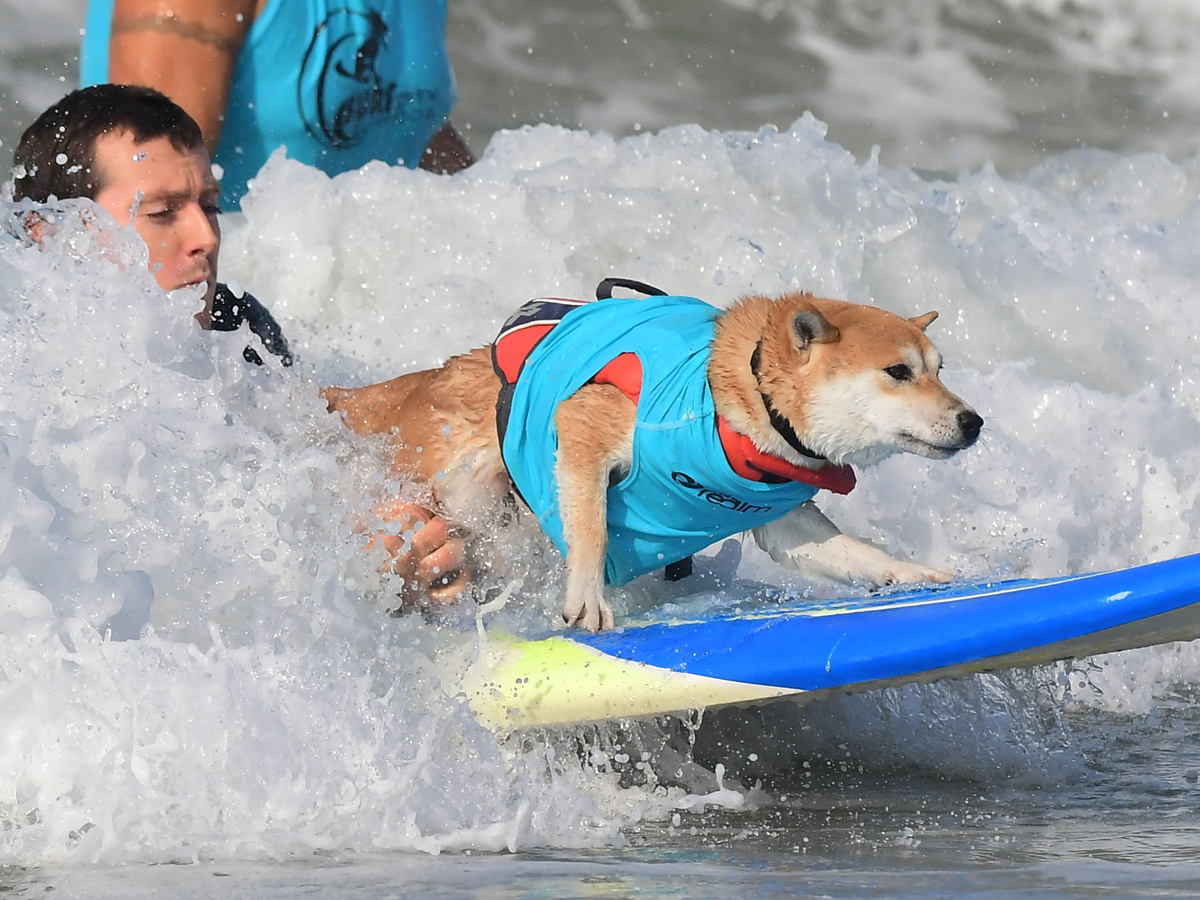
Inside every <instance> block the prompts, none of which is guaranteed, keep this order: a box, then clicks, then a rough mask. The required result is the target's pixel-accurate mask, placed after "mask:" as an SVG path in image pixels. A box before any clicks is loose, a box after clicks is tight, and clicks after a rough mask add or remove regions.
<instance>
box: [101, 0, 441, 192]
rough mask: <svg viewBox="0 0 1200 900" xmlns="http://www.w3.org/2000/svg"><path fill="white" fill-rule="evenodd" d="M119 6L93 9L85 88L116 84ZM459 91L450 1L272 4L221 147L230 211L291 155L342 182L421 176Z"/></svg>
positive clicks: (251, 43) (244, 67)
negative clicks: (262, 172)
mask: <svg viewBox="0 0 1200 900" xmlns="http://www.w3.org/2000/svg"><path fill="white" fill-rule="evenodd" d="M112 9H113V0H91V2H90V4H89V6H88V17H87V29H86V32H85V35H84V39H83V47H82V54H81V57H80V76H81V77H80V81H81V83H82V85H83V86H84V87H86V86H88V85H92V84H101V83H104V82H106V81H108V42H109V36H110V33H111V30H112ZM455 99H456V94H455V90H454V79H453V75H452V73H451V71H450V60H449V57H448V55H447V53H446V0H269V2H268V3H267V5H266V7H265V8H264V9H263V11H262V14H261V15H260V16H259V17H258V18H257V19H256V20H255V21H254V24H253V25H252V26H251V27H250V31H249V33H248V34H247V35H246V42H245V44H243V46H242V50H241V54H240V55H239V56H238V59H237V66H236V69H235V71H234V78H233V85H232V87H231V89H230V94H229V103H228V105H227V107H226V111H225V125H224V128H223V129H222V132H221V143H220V145H219V146H218V147H217V152H216V154H215V155H214V157H213V162H214V163H216V164H218V165H220V166H221V168H222V169H223V170H224V172H223V175H222V178H221V203H222V206H223V207H225V208H234V207H236V205H237V203H238V201H240V200H241V198H242V196H243V195H244V194H245V193H246V182H247V181H248V180H249V179H251V178H253V177H254V176H255V175H256V174H257V173H258V170H259V169H260V168H262V165H263V163H265V162H266V161H267V157H268V156H270V155H271V153H272V151H274V150H275V149H276V148H278V147H279V146H281V145H282V146H286V147H287V155H288V157H289V158H291V159H295V160H299V161H300V162H303V163H308V164H309V165H313V166H316V167H317V168H319V169H321V170H323V171H325V172H327V173H328V174H330V175H336V174H338V173H339V172H346V171H349V170H351V169H357V168H359V167H361V166H363V165H366V164H367V163H368V162H370V161H371V160H373V159H378V160H382V161H384V162H386V163H389V164H396V163H402V164H403V165H406V166H408V167H409V168H410V169H411V168H416V166H417V163H419V162H420V160H421V155H422V154H423V153H424V152H425V148H426V147H427V146H428V145H429V141H430V139H431V138H432V137H433V136H434V135H435V134H436V133H437V132H438V130H439V129H440V128H441V127H442V125H443V124H445V122H446V119H447V118H448V117H449V115H450V110H451V109H452V108H453V107H454V102H455Z"/></svg>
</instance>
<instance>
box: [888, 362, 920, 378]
mask: <svg viewBox="0 0 1200 900" xmlns="http://www.w3.org/2000/svg"><path fill="white" fill-rule="evenodd" d="M883 371H885V372H887V373H888V374H889V375H891V376H892V377H893V378H895V379H896V380H897V381H912V377H913V371H912V369H910V368H909V367H908V366H906V365H905V364H904V363H896V364H895V365H894V366H888V367H887V368H886V369H884V370H883Z"/></svg>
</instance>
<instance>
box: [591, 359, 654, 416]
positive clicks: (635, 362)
mask: <svg viewBox="0 0 1200 900" xmlns="http://www.w3.org/2000/svg"><path fill="white" fill-rule="evenodd" d="M592 381H593V382H595V383H596V384H611V385H613V386H614V387H618V388H620V389H621V393H623V394H624V395H625V396H626V397H628V398H629V399H630V400H632V401H633V405H634V406H637V405H638V401H640V400H641V399H642V361H641V360H640V359H638V358H637V354H636V353H622V354H621V355H620V356H618V357H616V358H615V359H614V360H613V361H612V362H610V363H606V364H605V366H604V368H603V369H601V370H600V371H599V372H597V373H596V375H595V377H594V378H592Z"/></svg>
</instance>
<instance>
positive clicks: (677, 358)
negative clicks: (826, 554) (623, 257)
mask: <svg viewBox="0 0 1200 900" xmlns="http://www.w3.org/2000/svg"><path fill="white" fill-rule="evenodd" d="M718 312H719V311H718V310H717V309H716V307H713V306H711V305H709V304H707V303H705V302H704V301H702V300H697V299H695V298H694V297H667V296H662V297H654V298H653V299H650V300H638V299H624V298H608V299H604V300H599V301H597V302H595V303H587V304H583V305H581V306H578V308H576V309H573V310H571V311H570V312H568V313H567V314H566V315H564V316H562V319H561V321H560V322H559V323H558V324H557V325H555V326H554V328H553V329H552V330H550V331H549V333H548V334H547V335H546V336H545V337H544V338H542V339H541V340H540V341H539V342H538V344H537V346H536V347H534V349H533V350H532V352H530V354H529V356H528V358H527V359H526V360H525V363H524V367H523V368H522V370H521V376H520V377H519V378H518V379H517V381H516V384H515V389H514V391H513V394H512V403H511V407H509V410H508V418H507V422H506V426H505V430H504V438H503V443H502V448H501V449H502V453H503V456H504V463H505V466H506V467H507V468H508V472H509V475H510V476H511V478H512V480H513V483H514V484H515V485H516V486H517V490H518V491H520V493H521V496H522V498H523V499H524V500H525V502H526V503H527V504H528V506H529V508H530V509H531V510H532V511H533V513H534V514H535V515H536V516H537V518H538V521H539V522H540V523H541V526H542V528H543V530H544V531H545V532H546V534H547V535H548V536H549V537H550V539H551V540H553V541H554V543H555V544H556V545H557V546H558V548H559V550H560V551H561V552H562V553H563V555H564V556H565V555H566V542H565V541H564V539H563V526H562V519H561V517H560V513H559V506H558V484H557V481H556V479H555V477H554V460H555V454H556V452H557V448H558V429H557V427H556V425H555V413H556V411H557V409H558V406H559V404H560V403H562V402H563V401H564V400H566V399H567V398H568V397H570V396H571V395H573V394H574V393H575V392H576V391H577V390H578V389H579V388H580V387H581V386H582V385H584V384H586V383H587V382H588V381H590V380H592V378H593V377H594V376H595V375H596V374H597V373H598V372H600V370H601V369H603V368H604V367H605V366H606V365H607V364H608V363H610V362H612V361H613V360H614V359H616V358H617V357H618V356H620V355H621V354H625V353H632V354H634V355H636V356H637V358H638V361H639V362H640V363H641V371H642V379H641V393H640V396H639V398H638V400H637V407H638V410H637V424H636V426H635V431H634V438H633V465H632V468H631V469H630V471H629V473H628V475H626V477H625V478H623V479H622V480H621V481H620V482H618V483H617V484H616V485H613V486H612V487H610V488H609V490H608V511H607V517H608V548H607V550H608V555H607V558H606V560H605V580H606V581H607V582H608V583H609V584H618V585H619V584H624V583H625V582H627V581H630V580H631V579H633V578H635V577H637V576H638V575H642V574H645V573H647V572H651V571H654V570H655V569H661V568H663V567H664V566H666V565H669V564H671V563H674V562H675V561H677V560H680V559H683V558H685V557H687V556H688V555H690V554H692V553H695V552H697V551H699V550H703V549H704V548H705V547H707V546H709V545H710V544H712V543H713V542H714V541H716V540H719V539H720V538H722V537H726V536H728V535H730V534H736V533H738V532H741V531H747V530H749V529H751V528H755V527H757V526H759V525H762V524H765V523H766V522H770V521H773V520H774V519H778V518H779V517H780V516H782V515H783V514H784V513H785V512H786V511H788V510H790V509H793V508H794V507H797V506H799V505H800V504H801V503H804V502H805V501H807V500H810V499H812V497H813V496H814V495H815V494H816V493H817V488H816V487H814V486H813V485H811V484H806V483H803V482H799V481H782V482H781V483H775V482H770V481H751V480H750V479H748V478H744V477H742V476H741V475H739V474H737V473H736V472H735V471H734V470H733V468H732V467H731V466H730V463H729V461H728V458H727V456H726V453H725V451H724V450H723V449H722V444H721V440H720V438H719V436H718V429H717V413H716V410H715V408H714V406H713V397H712V390H711V388H710V387H709V384H708V360H709V357H710V355H711V345H712V340H713V335H714V333H715V327H716V317H717V314H718Z"/></svg>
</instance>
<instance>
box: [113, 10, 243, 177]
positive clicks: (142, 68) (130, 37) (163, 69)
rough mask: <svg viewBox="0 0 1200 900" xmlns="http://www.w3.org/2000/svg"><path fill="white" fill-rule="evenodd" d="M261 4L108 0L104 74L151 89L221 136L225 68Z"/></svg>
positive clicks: (211, 141) (210, 136)
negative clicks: (109, 11) (110, 18)
mask: <svg viewBox="0 0 1200 900" xmlns="http://www.w3.org/2000/svg"><path fill="white" fill-rule="evenodd" d="M259 2H261V0H115V3H114V4H113V21H112V36H111V37H110V38H109V44H108V53H109V62H108V77H109V80H110V81H113V82H115V83H117V84H141V85H146V86H147V87H152V88H157V89H158V90H160V91H162V92H163V93H164V94H166V95H167V96H168V97H170V98H171V99H172V100H174V101H175V102H176V103H178V104H179V105H180V106H182V107H183V108H184V109H185V110H186V111H187V112H188V114H189V115H191V117H192V118H194V119H195V120H196V122H197V123H198V124H199V125H200V130H201V131H202V132H203V133H204V144H205V146H206V147H207V148H208V152H209V153H210V154H211V153H213V152H214V151H215V150H216V148H217V143H218V142H219V141H220V139H221V128H222V126H223V124H224V120H225V105H226V103H227V102H228V101H229V88H230V85H231V84H232V83H233V71H234V67H235V65H236V63H237V57H238V54H239V53H240V52H241V49H242V43H243V42H244V41H245V39H246V33H247V32H248V31H249V30H250V26H251V24H253V22H254V17H255V15H256V13H257V5H258V3H259Z"/></svg>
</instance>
